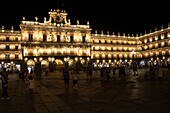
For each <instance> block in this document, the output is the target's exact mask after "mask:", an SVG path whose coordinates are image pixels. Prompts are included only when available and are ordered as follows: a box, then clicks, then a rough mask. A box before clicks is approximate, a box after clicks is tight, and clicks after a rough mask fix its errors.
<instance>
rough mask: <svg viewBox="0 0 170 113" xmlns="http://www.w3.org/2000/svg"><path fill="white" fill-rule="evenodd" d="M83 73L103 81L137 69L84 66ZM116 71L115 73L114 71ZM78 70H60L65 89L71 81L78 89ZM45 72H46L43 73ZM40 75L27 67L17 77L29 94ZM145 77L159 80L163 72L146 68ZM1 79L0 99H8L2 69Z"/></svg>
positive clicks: (121, 78)
mask: <svg viewBox="0 0 170 113" xmlns="http://www.w3.org/2000/svg"><path fill="white" fill-rule="evenodd" d="M131 70H132V71H131ZM83 71H84V73H85V75H86V79H87V80H89V79H90V80H92V79H96V76H97V75H100V80H101V81H103V80H105V79H107V80H109V79H110V78H111V77H110V75H113V76H112V77H116V78H118V80H126V77H127V75H128V74H129V73H131V74H133V75H137V74H138V70H137V67H132V69H131V68H130V67H125V66H123V65H122V66H120V67H117V68H115V67H112V68H108V67H102V68H94V67H93V68H92V67H91V68H84V70H83ZM116 71H117V73H116ZM79 72H80V71H78V70H76V69H73V68H72V69H68V68H63V69H62V70H61V73H62V79H63V81H64V84H65V89H66V90H69V82H70V81H72V84H73V89H75V90H77V89H78V83H79V79H80V77H79V75H80V73H79ZM45 74H47V73H45ZM41 76H42V72H41V71H37V70H34V71H33V70H31V71H30V72H29V71H28V69H26V70H24V71H23V72H21V73H19V77H20V78H21V79H23V81H24V82H25V84H26V86H25V87H26V88H28V89H29V90H28V91H29V94H32V93H33V89H34V78H35V77H36V78H41ZM144 77H145V79H146V80H155V79H158V80H161V79H162V78H163V72H162V69H161V68H158V67H156V66H155V67H150V68H149V70H146V72H145V76H144ZM1 80H2V89H3V92H2V96H1V99H2V100H4V99H5V98H6V99H7V100H10V98H9V95H8V91H7V89H8V80H9V78H8V73H7V72H6V70H5V69H4V70H3V72H2V75H1Z"/></svg>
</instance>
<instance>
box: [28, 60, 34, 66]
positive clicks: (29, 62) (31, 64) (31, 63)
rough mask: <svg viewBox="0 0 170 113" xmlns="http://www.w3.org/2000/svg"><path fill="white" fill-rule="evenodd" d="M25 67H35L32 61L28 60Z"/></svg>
mask: <svg viewBox="0 0 170 113" xmlns="http://www.w3.org/2000/svg"><path fill="white" fill-rule="evenodd" d="M27 66H35V62H34V60H32V59H30V60H28V61H27Z"/></svg>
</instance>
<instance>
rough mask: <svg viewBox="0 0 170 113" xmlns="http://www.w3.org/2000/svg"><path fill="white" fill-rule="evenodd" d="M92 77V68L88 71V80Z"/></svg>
mask: <svg viewBox="0 0 170 113" xmlns="http://www.w3.org/2000/svg"><path fill="white" fill-rule="evenodd" d="M92 75H93V70H92V68H90V70H89V76H90V80H91V79H92Z"/></svg>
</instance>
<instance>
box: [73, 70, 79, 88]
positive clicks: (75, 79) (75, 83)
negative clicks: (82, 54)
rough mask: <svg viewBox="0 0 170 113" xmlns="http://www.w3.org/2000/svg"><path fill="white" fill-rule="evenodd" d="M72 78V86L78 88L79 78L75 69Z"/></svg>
mask: <svg viewBox="0 0 170 113" xmlns="http://www.w3.org/2000/svg"><path fill="white" fill-rule="evenodd" d="M72 79H73V88H74V89H78V79H79V77H78V71H76V72H75V71H74V72H73V75H72Z"/></svg>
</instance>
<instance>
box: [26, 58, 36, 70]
mask: <svg viewBox="0 0 170 113" xmlns="http://www.w3.org/2000/svg"><path fill="white" fill-rule="evenodd" d="M34 67H35V62H34V60H32V59H30V60H28V61H27V69H28V73H31V72H34Z"/></svg>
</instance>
